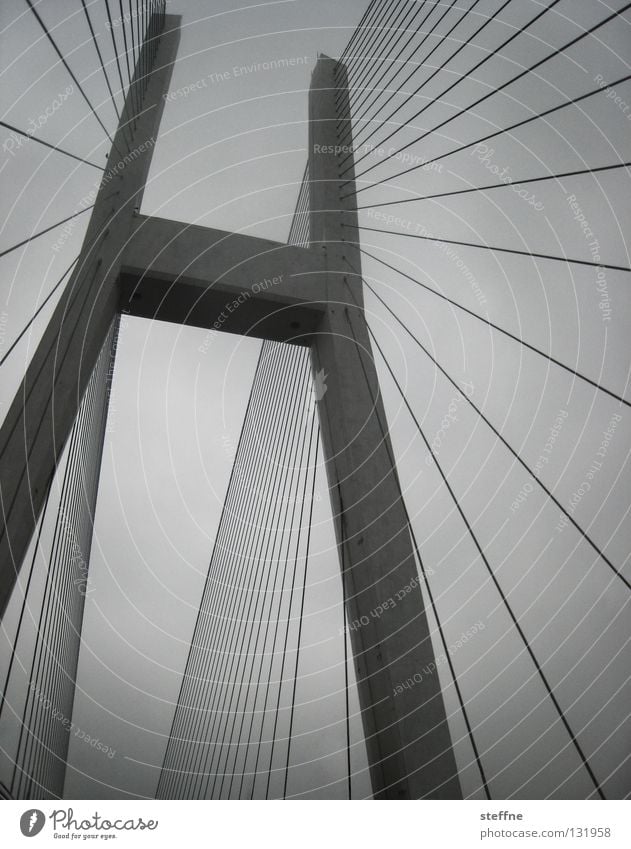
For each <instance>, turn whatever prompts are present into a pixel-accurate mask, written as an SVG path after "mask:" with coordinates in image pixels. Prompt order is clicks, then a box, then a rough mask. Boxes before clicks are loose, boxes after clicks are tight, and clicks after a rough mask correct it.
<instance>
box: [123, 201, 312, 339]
mask: <svg viewBox="0 0 631 849" xmlns="http://www.w3.org/2000/svg"><path fill="white" fill-rule="evenodd" d="M325 280H326V261H325V252H324V251H323V250H321V249H318V248H313V249H306V248H298V247H295V246H293V245H286V244H282V243H280V242H272V241H269V240H267V239H258V238H255V237H253V236H248V235H245V234H242V233H229V232H227V231H225V230H215V229H211V228H209V227H198V226H195V225H191V224H184V223H182V222H179V221H169V220H167V219H164V218H154V217H148V216H143V215H138V216H136V217H135V218H134V222H133V229H132V233H131V236H130V238H129V241H128V244H127V247H126V250H125V253H124V256H123V265H122V269H121V309H122V310H123V311H124V312H126V313H130V314H131V315H136V316H142V317H143V318H151V319H158V320H160V321H170V322H174V323H176V324H187V325H192V326H195V327H204V328H207V329H209V330H211V329H215V330H221V331H225V332H228V333H238V334H240V335H250V336H256V337H259V338H264V339H274V340H277V341H282V342H299V343H301V344H305V343H307V342H308V341H309V336H310V334H312V333H313V332H314V331H315V330H316V328H317V326H318V325H319V323H320V321H321V319H322V315H323V313H324V307H325Z"/></svg>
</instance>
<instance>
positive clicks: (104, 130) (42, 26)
mask: <svg viewBox="0 0 631 849" xmlns="http://www.w3.org/2000/svg"><path fill="white" fill-rule="evenodd" d="M26 3H27V5H28V7H29V8H30V10H31V12H32V13H33V15H34V16H35V18H36V20H37V22H38V24H39V25H40V27H41V28H42V30H43V31H44V34H45V36H46V38H47V39H48V41H49V42H50V44H51V45H52V47H53V49H54V51H55V53H56V54H57V56H58V57H59V60H60V61H61V63H62V64H63V66H64V68H65V69H66V71H67V72H68V74H69V75H70V76H71V77H72V81H73V82H74V84H75V85H76V86H77V88H78V89H79V91H80V93H81V95H82V97H83V99H84V100H85V102H86V103H87V104H88V106H89V107H90V111H91V112H92V114H93V115H94V117H95V118H96V120H97V121H98V122H99V124H100V126H101V128H102V130H103V132H104V133H105V135H106V136H107V138H108V139H109V141H110V142H111V144H112V146H113V147H114V149H115V150H116V151H117V153H118V154H119V155H120V156H122V153H121V152H120V151H119V150H118V148H117V147H116V145H115V144H114V139H113V138H112V137H111V135H110V133H109V130H108V129H107V127H106V126H105V124H104V123H103V121H102V120H101V118H100V116H99V114H98V112H97V111H96V109H95V108H94V106H93V105H92V102H91V100H90V98H89V97H88V96H87V94H86V93H85V91H84V88H83V86H82V85H81V83H80V82H79V80H78V79H77V77H76V75H75V73H74V71H73V70H72V68H71V67H70V65H69V64H68V62H67V61H66V58H65V56H64V55H63V53H62V52H61V50H60V49H59V47H58V45H57V42H56V41H55V39H54V38H53V37H52V35H51V33H50V32H49V30H48V27H47V26H46V24H45V23H44V21H43V20H42V19H41V17H40V14H39V12H38V11H37V9H36V8H35V6H34V5H33V3H32V2H31V0H26Z"/></svg>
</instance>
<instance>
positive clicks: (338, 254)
mask: <svg viewBox="0 0 631 849" xmlns="http://www.w3.org/2000/svg"><path fill="white" fill-rule="evenodd" d="M334 66H335V63H334V62H333V61H332V60H330V59H328V58H327V57H321V58H320V59H319V61H318V64H317V66H316V69H315V71H314V75H313V79H312V89H311V95H310V130H311V133H310V139H309V156H310V177H311V181H312V182H311V204H312V234H315V238H316V239H317V240H318V242H319V244H320V245H321V246H324V247H325V253H326V257H327V266H328V275H327V282H326V297H327V309H326V315H325V317H324V320H323V322H322V325H321V326H320V329H319V331H318V334H317V336H316V338H315V339H314V343H313V363H314V369H316V370H320V369H324V372H325V373H326V375H327V377H326V384H327V392H326V393H325V395H324V397H323V398H322V400H321V401H320V403H319V410H320V418H321V421H322V430H323V441H324V446H325V454H326V458H327V472H328V478H329V486H330V491H331V497H332V502H333V507H334V513H335V522H336V532H337V539H338V546H339V551H340V559H341V564H342V569H343V574H344V581H345V588H346V596H347V616H348V620H349V622H360V623H363V624H360V625H359V626H358V627H356V628H354V629H352V630H351V641H352V646H353V655H354V659H355V667H356V671H357V679H358V688H359V697H360V704H361V708H362V718H363V722H364V730H365V735H366V742H367V748H368V758H369V762H370V769H371V777H372V784H373V791H374V794H375V796H376V797H377V798H380V799H386V798H389V799H391V798H396V799H419V798H432V799H453V798H459V797H460V795H461V792H460V784H459V780H458V774H457V769H456V764H455V759H454V756H453V751H452V746H451V739H450V735H449V729H448V726H447V720H446V716H445V708H444V704H443V699H442V694H441V689H440V681H439V679H438V676H437V675H429V676H424V678H423V680H422V682H421V683H420V684H417V685H416V686H415V687H413V688H411V689H405V690H403V692H402V693H399V694H397V695H395V690H396V689H397V685H399V684H400V683H402V682H405V681H406V680H407V679H408V678H410V677H412V676H414V674H415V673H417V672H419V671H420V670H422V669H423V668H424V667H426V666H427V665H428V664H430V663H432V662H434V652H433V648H432V643H431V639H430V636H429V627H428V622H427V617H426V614H425V609H424V604H423V597H422V594H421V590H420V588H419V580H418V576H417V568H416V563H415V558H414V552H413V546H412V541H411V537H410V532H409V528H408V521H407V516H406V512H405V508H404V505H403V502H402V497H401V490H400V486H399V481H398V478H397V474H396V470H395V468H394V459H393V458H394V455H393V452H392V447H391V445H390V440H389V437H388V430H387V424H386V416H385V412H384V409H383V404H382V401H381V397H380V394H379V385H378V379H377V373H376V370H375V365H374V361H373V355H372V351H371V345H370V338H369V334H368V330H367V327H366V321H365V317H364V313H363V308H362V294H361V285H362V284H361V277H360V276H359V275H358V274H356V273H355V272H353V271H352V268H354V269H355V271H356V272H361V262H360V257H359V253H358V251H357V249H356V247H355V246H354V245H353V244H349V243H348V242H345V241H344V236H345V233H351V234H353V236H352V238H354V233H355V232H356V231H353V230H346V229H344V228H343V227H342V226H341V225H342V223H343V222H344V221H345V222H346V223H356V211H355V209H354V206H352V205H351V203H352V201H350V202H349V203H348V205H346V206H345V205H344V202H343V201H340V198H339V196H340V194H341V191H340V176H339V161H340V159H341V158H342V156H339V155H335V154H334V153H322V152H321V151H322V150H325V151H326V150H333V149H334V148H335V146H336V145H339V143H340V142H339V135H338V120H337V113H336V108H335V100H334V93H335V90H336V83H335V80H334V76H333V70H334ZM340 85H341V86H342V88H343V87H344V85H345V83H344V79H343V78H342V79H341V80H340ZM340 108H341V113H342V114H343V113H344V109H345V98H343V100H342V105H341V107H340ZM349 143H352V141H351V140H350V139H348V138H347V139H345V144H349ZM349 176H351V178H352V173H351V175H349V174H346V175H345V178H344V179H348V178H349ZM349 189H352V185H351V186H346V187H345V189H344V192H345V193H347V192H348V191H349ZM312 238H313V236H312Z"/></svg>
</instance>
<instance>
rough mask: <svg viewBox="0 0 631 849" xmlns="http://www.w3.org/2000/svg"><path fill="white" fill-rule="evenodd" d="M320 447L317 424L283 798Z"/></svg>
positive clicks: (292, 718) (294, 700)
mask: <svg viewBox="0 0 631 849" xmlns="http://www.w3.org/2000/svg"><path fill="white" fill-rule="evenodd" d="M319 448H320V428H319V426H318V434H317V437H316V446H315V459H314V466H313V480H312V483H311V505H310V508H309V524H308V526H307V546H306V552H305V568H304V572H303V579H302V593H301V597H300V612H299V614H298V636H297V640H296V663H295V665H294V679H293V688H292V696H291V709H290V716H289V731H288V735H287V760H286V762H285V781H284V784H283V799H286V798H287V784H288V779H289V758H290V754H291V741H292V731H293V724H294V711H295V707H296V689H297V683H298V666H299V662H300V646H301V639H302V622H303V617H304V612H305V596H306V592H307V570H308V567H309V547H310V544H311V529H312V526H313V504H314V501H315V485H316V470H317V467H318V451H319Z"/></svg>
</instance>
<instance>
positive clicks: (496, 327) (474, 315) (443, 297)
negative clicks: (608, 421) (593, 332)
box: [359, 247, 631, 406]
mask: <svg viewBox="0 0 631 849" xmlns="http://www.w3.org/2000/svg"><path fill="white" fill-rule="evenodd" d="M359 250H360V251H361V252H362V253H363V254H364V255H365V256H368V257H370V258H371V259H374V260H376V261H377V262H379V263H381V265H384V266H386V268H389V269H391V270H392V271H396V272H397V274H400V275H401V276H402V277H406V278H407V279H408V280H410V281H411V282H412V283H415V284H416V285H417V286H420V287H421V288H422V289H425V290H426V291H427V292H431V293H432V295H436V297H438V298H440V299H441V300H443V301H445V302H446V303H448V304H451V305H452V306H454V307H457V308H458V309H459V310H462V312H465V313H467V315H470V316H472V318H476V319H478V320H479V321H481V322H482V323H483V324H486V325H487V327H492V328H493V330H497V331H498V333H502V334H503V335H504V336H506V337H507V338H508V339H512V340H513V341H514V342H518V343H519V344H520V345H523V346H524V348H528V350H529V351H533V352H534V353H535V354H539V356H541V357H544V359H546V360H548V361H549V362H551V363H554V365H556V366H559V368H562V369H564V371H567V372H568V373H569V374H571V375H572V376H573V377H578V378H579V379H580V380H582V381H584V382H585V383H587V384H589V385H590V386H593V387H594V389H598V390H599V391H600V392H604V393H605V394H606V395H609V396H610V397H611V398H615V400H616V401H619V402H620V403H621V404H625V405H626V406H631V401H627V400H626V399H625V398H623V397H622V396H621V395H618V394H617V393H616V392H612V390H610V389H607V388H606V387H605V386H602V385H601V384H600V383H597V382H596V381H595V380H592V379H591V378H590V377H587V376H586V375H584V374H583V373H582V372H580V371H578V370H577V369H573V368H572V367H571V366H568V365H566V364H565V363H563V362H561V361H560V360H557V359H556V357H553V356H551V355H550V354H546V352H545V351H542V350H541V349H540V348H537V347H536V346H535V345H531V344H530V342H526V341H525V340H524V339H521V338H520V337H519V336H516V335H515V334H514V333H511V332H510V331H509V330H506V329H505V328H503V327H500V326H499V325H498V324H495V323H494V322H493V321H491V320H490V319H488V318H484V316H481V315H479V314H478V313H476V312H474V311H473V310H470V309H468V308H467V307H465V306H463V305H462V304H460V303H459V302H458V301H454V300H453V299H452V298H448V297H447V295H443V294H442V293H441V292H438V291H437V290H436V289H432V287H431V286H427V285H426V284H425V283H422V282H421V281H420V280H417V279H416V278H415V277H412V276H411V275H409V274H406V273H405V271H402V270H401V269H400V268H397V267H396V266H394V265H391V264H390V263H388V262H386V261H385V260H383V259H380V258H379V257H378V256H375V255H374V254H371V253H370V251H367V250H366V249H365V248H363V247H360V248H359Z"/></svg>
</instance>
